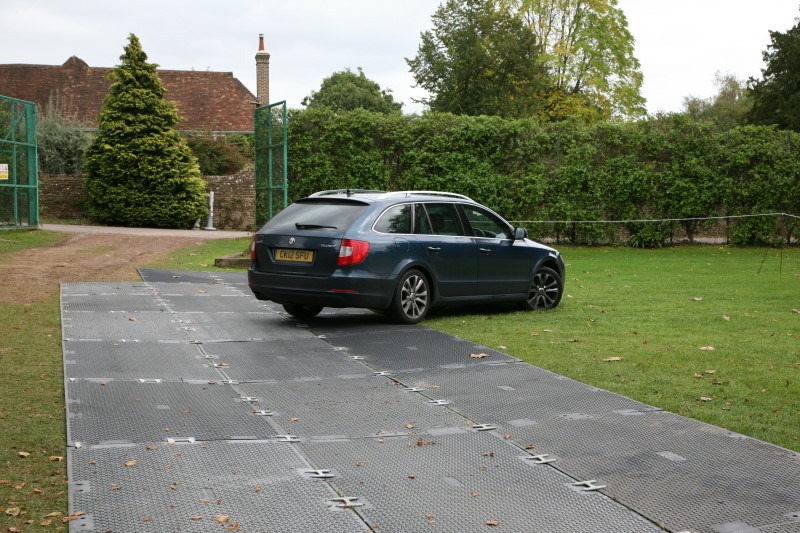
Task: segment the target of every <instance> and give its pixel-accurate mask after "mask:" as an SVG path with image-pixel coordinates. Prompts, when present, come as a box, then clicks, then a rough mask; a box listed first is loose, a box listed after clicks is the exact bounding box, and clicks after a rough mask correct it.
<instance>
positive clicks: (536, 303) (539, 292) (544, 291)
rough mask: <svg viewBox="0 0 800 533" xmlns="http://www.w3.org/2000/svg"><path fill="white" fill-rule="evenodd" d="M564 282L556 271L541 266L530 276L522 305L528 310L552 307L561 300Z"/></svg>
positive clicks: (541, 309)
mask: <svg viewBox="0 0 800 533" xmlns="http://www.w3.org/2000/svg"><path fill="white" fill-rule="evenodd" d="M563 292H564V283H563V281H561V276H559V275H558V272H556V271H555V270H553V269H552V268H550V267H542V268H540V269H539V270H538V271H536V274H534V275H533V278H531V284H530V288H529V289H528V299H527V300H525V301H524V302H523V303H522V307H523V308H524V309H526V310H529V311H543V310H546V309H552V308H554V307H555V306H557V305H558V303H559V302H560V301H561V295H562V293H563Z"/></svg>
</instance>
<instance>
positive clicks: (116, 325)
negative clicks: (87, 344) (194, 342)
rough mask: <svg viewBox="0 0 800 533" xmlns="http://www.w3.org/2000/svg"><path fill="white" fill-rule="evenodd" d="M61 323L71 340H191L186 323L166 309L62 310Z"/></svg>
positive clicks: (65, 334)
mask: <svg viewBox="0 0 800 533" xmlns="http://www.w3.org/2000/svg"><path fill="white" fill-rule="evenodd" d="M61 325H62V328H63V332H64V338H65V339H70V340H81V339H83V340H86V339H100V340H106V341H127V342H131V341H159V340H175V341H186V342H188V341H189V340H191V337H190V336H189V334H188V333H187V331H186V330H187V328H186V327H185V324H182V323H181V322H180V321H179V319H176V317H175V316H174V315H172V314H171V313H168V312H166V311H141V312H140V311H133V312H128V311H125V312H120V311H106V312H100V311H97V312H86V313H74V312H71V313H67V312H64V314H63V316H62V319H61Z"/></svg>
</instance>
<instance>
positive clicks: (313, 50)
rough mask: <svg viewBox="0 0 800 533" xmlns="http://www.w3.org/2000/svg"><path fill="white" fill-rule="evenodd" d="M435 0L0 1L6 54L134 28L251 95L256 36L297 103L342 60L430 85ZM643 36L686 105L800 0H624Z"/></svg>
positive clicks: (85, 44) (168, 56)
mask: <svg viewBox="0 0 800 533" xmlns="http://www.w3.org/2000/svg"><path fill="white" fill-rule="evenodd" d="M439 4H440V0H392V1H389V0H291V1H287V0H280V1H279V0H248V1H245V0H226V1H224V2H221V1H220V0H158V1H156V0H137V1H135V2H128V1H115V0H72V1H65V0H2V9H1V10H0V64H5V63H30V64H40V65H60V64H62V63H63V62H64V61H66V60H67V58H69V57H70V56H72V55H76V56H78V57H80V58H81V59H83V60H84V61H86V62H87V63H88V64H89V65H90V66H93V67H113V66H115V65H117V64H118V63H119V56H120V55H121V54H122V49H123V47H124V46H125V44H126V43H127V36H128V34H129V33H135V34H136V35H137V36H138V37H139V39H140V40H141V42H142V46H143V48H144V50H145V52H146V53H147V55H148V57H149V60H150V61H152V62H154V63H157V64H159V65H160V67H161V68H164V69H175V70H192V69H194V70H206V69H210V70H212V71H223V72H233V75H234V76H235V77H237V78H238V79H239V80H241V81H242V83H244V85H245V86H246V87H247V88H248V89H250V91H251V92H253V93H254V94H255V92H256V81H255V59H254V56H255V53H256V51H257V50H258V34H259V33H263V34H264V35H265V41H266V49H267V51H268V52H269V53H270V54H271V59H270V96H271V100H272V101H273V102H275V101H279V100H286V101H287V102H288V104H289V106H290V107H300V101H301V100H302V99H303V97H304V96H307V95H308V94H309V93H310V92H311V91H312V90H316V89H318V88H319V86H320V83H321V81H322V79H323V78H325V77H327V76H329V75H330V74H332V73H333V72H336V71H341V70H344V69H346V68H350V69H352V70H356V69H357V68H358V67H362V68H363V69H364V72H365V74H366V75H367V77H369V78H371V79H373V80H375V81H376V82H378V83H379V84H380V86H381V87H382V88H384V89H391V90H392V92H393V94H394V97H395V99H397V100H399V101H401V102H403V103H404V104H405V105H404V106H403V110H404V111H405V112H407V113H408V112H420V111H421V110H422V106H420V105H419V104H415V103H413V102H412V98H420V97H423V96H425V93H424V92H422V91H420V90H419V89H415V88H413V87H412V86H413V84H414V80H413V77H412V76H411V74H410V73H409V70H408V66H407V64H406V62H405V58H411V57H414V56H415V55H416V51H417V48H418V46H419V35H420V32H422V31H424V30H427V29H430V27H431V15H432V14H433V13H434V11H435V10H436V8H437V7H438V6H439ZM618 5H619V7H620V8H621V9H622V10H623V11H624V12H625V14H626V16H627V18H628V27H629V30H630V32H631V33H632V34H633V36H634V38H635V39H636V57H637V58H638V59H639V61H640V62H641V65H642V72H643V73H644V88H643V96H644V97H645V98H646V99H647V109H648V112H650V113H655V112H657V111H679V110H680V109H681V104H682V101H683V98H684V97H686V96H689V95H692V96H698V97H703V98H705V97H708V96H711V95H712V94H713V93H714V85H713V80H714V75H715V73H716V72H717V71H721V72H723V73H731V74H734V75H736V76H737V77H740V78H747V77H749V76H755V77H758V76H759V75H760V72H761V68H763V66H764V65H763V62H762V56H761V54H762V52H763V51H764V50H765V49H766V47H767V45H768V44H769V42H770V40H769V33H768V32H769V30H776V31H781V32H784V31H786V30H788V29H789V28H791V27H792V26H794V24H795V23H796V21H795V18H796V17H797V16H798V15H800V0H760V1H754V0H618Z"/></svg>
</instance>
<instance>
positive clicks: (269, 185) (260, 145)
mask: <svg viewBox="0 0 800 533" xmlns="http://www.w3.org/2000/svg"><path fill="white" fill-rule="evenodd" d="M286 120H287V114H286V102H285V101H284V102H278V103H276V104H270V105H268V106H263V107H259V108H258V109H256V111H255V130H256V135H255V161H256V224H258V226H261V225H262V224H264V223H265V222H266V221H267V220H269V219H270V218H272V216H273V215H274V214H275V213H277V212H278V211H280V210H281V209H283V208H284V207H286V204H287V202H288V181H287V174H288V150H287V131H286Z"/></svg>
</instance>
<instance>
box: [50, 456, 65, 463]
mask: <svg viewBox="0 0 800 533" xmlns="http://www.w3.org/2000/svg"><path fill="white" fill-rule="evenodd" d="M47 460H48V461H53V462H56V463H60V462H61V461H63V460H64V457H63V456H61V455H51V456H50V457H48V458H47Z"/></svg>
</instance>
